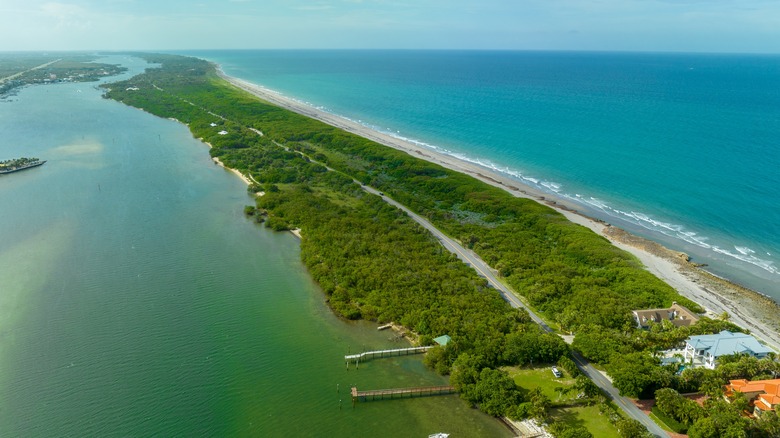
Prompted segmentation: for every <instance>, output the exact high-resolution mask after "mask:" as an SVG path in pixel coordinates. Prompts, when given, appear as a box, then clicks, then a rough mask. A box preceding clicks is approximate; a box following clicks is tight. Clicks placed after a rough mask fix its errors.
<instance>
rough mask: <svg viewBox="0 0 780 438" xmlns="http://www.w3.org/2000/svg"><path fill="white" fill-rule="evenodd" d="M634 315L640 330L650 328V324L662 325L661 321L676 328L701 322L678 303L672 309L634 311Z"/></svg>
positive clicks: (673, 304)
mask: <svg viewBox="0 0 780 438" xmlns="http://www.w3.org/2000/svg"><path fill="white" fill-rule="evenodd" d="M633 314H634V320H635V321H636V326H637V328H640V329H647V328H650V324H652V323H656V324H660V323H661V321H669V322H671V323H672V324H674V325H675V326H676V327H682V326H689V325H693V324H696V321H698V320H699V317H698V316H697V315H696V314H695V313H693V312H691V311H690V310H688V309H687V308H685V307H684V306H681V305H679V304H677V302H676V301H675V302H674V303H672V307H669V308H666V309H645V310H634V311H633Z"/></svg>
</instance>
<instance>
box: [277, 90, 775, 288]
mask: <svg viewBox="0 0 780 438" xmlns="http://www.w3.org/2000/svg"><path fill="white" fill-rule="evenodd" d="M266 90H267V91H273V90H269V89H266ZM276 93H278V94H282V95H283V93H279V92H276ZM285 97H287V98H290V99H292V100H295V101H296V102H298V103H302V104H304V105H307V106H310V107H312V108H315V109H318V110H320V111H324V112H327V113H329V114H333V115H335V116H338V117H341V118H342V119H344V120H347V121H350V122H353V123H359V124H360V125H362V126H364V127H366V128H369V129H372V130H374V131H376V132H380V133H383V134H388V135H390V136H392V137H394V138H397V139H399V140H402V141H406V142H409V143H412V144H414V145H416V146H420V147H423V148H426V149H430V150H432V151H434V152H438V153H442V154H446V155H450V156H452V157H454V158H457V159H459V160H463V161H466V162H469V163H472V164H476V165H479V166H482V167H485V168H487V169H490V170H492V171H495V172H499V173H501V174H504V175H507V176H509V177H511V178H515V179H517V180H519V181H520V182H522V183H523V184H525V185H528V186H531V187H533V188H536V189H538V190H540V191H542V192H547V193H550V194H554V195H556V196H560V197H562V198H564V199H568V200H571V201H573V202H575V203H578V204H580V205H583V206H584V207H586V208H590V209H593V210H596V211H600V212H602V213H603V214H605V215H606V216H608V217H611V218H614V219H618V220H623V221H626V222H628V223H631V224H634V225H637V226H640V227H642V228H644V229H646V230H648V231H651V232H655V233H660V234H663V235H664V236H667V237H670V238H674V239H678V240H681V241H683V242H686V243H688V244H691V245H695V246H697V247H699V248H702V249H706V250H709V251H712V252H714V253H717V254H720V255H723V256H727V257H731V258H733V259H736V260H739V261H741V262H744V263H748V264H750V265H753V266H756V267H758V268H761V269H763V270H765V271H767V272H769V273H771V274H775V275H778V274H780V269H778V268H777V267H776V266H775V264H774V262H773V261H771V260H765V259H762V258H760V257H757V256H756V255H755V254H756V253H755V251H754V250H753V249H751V248H749V247H747V246H744V245H733V246H734V251H730V250H726V249H723V248H721V247H719V246H717V245H714V244H711V243H708V241H709V240H711V239H710V238H708V237H706V236H701V235H699V234H698V233H696V232H694V231H690V230H688V229H686V228H685V227H684V226H683V225H680V224H673V223H669V222H665V221H662V220H658V219H655V218H653V217H652V216H651V215H649V214H647V213H643V212H638V211H624V210H620V209H618V208H615V207H613V206H611V205H610V204H609V203H608V202H607V201H604V200H601V199H598V198H595V197H592V196H589V195H582V194H578V193H574V194H571V193H567V192H565V191H564V190H563V185H562V184H561V183H558V182H554V181H548V180H544V179H541V178H538V177H534V176H529V175H525V174H523V173H522V172H521V171H519V170H517V169H512V168H510V167H508V166H502V165H498V164H496V163H494V162H492V161H491V160H488V159H484V158H475V157H472V156H469V155H467V154H464V153H461V152H455V151H452V150H449V149H447V148H444V147H441V146H438V145H434V144H430V143H427V142H424V141H421V140H419V139H415V138H412V137H408V136H405V135H402V134H401V132H400V131H399V130H393V129H391V128H384V127H381V126H378V125H374V124H371V123H367V122H365V121H363V120H362V119H352V118H350V117H346V116H344V115H341V114H338V113H335V112H333V111H332V110H331V109H330V108H328V107H326V106H323V105H314V104H312V103H311V102H308V101H304V100H300V99H295V98H292V97H290V96H285ZM766 254H767V255H768V256H771V254H770V253H769V252H767V253H766Z"/></svg>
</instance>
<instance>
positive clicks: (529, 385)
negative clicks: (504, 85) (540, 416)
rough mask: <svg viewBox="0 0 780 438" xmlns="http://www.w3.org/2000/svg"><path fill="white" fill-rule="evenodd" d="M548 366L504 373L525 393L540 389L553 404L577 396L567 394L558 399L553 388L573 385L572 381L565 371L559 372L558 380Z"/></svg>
mask: <svg viewBox="0 0 780 438" xmlns="http://www.w3.org/2000/svg"><path fill="white" fill-rule="evenodd" d="M550 368H551V367H550V366H544V367H537V368H517V367H511V368H507V369H506V371H507V372H508V373H509V375H510V376H511V377H512V378H513V379H514V381H515V384H516V385H517V386H519V387H521V388H523V389H525V390H527V391H531V390H532V389H535V388H542V394H544V395H546V396H547V397H549V399H550V400H551V401H553V402H558V401H563V400H571V399H574V397H576V396H577V394H575V393H573V392H572V393H569V394H566V395H564V396H562V397H560V398H559V394H558V393H557V392H555V388H563V387H566V386H571V385H573V384H574V379H572V378H571V376H569V375H568V374H567V373H566V371H564V370H561V369H560V368H559V370H560V371H561V372H562V373H563V377H561V378H560V379H558V378H556V377H555V376H553V373H552V371H550Z"/></svg>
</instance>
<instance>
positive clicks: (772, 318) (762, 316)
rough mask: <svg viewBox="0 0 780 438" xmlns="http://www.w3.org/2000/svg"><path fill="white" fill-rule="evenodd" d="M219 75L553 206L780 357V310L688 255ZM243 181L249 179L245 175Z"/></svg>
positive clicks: (476, 169)
mask: <svg viewBox="0 0 780 438" xmlns="http://www.w3.org/2000/svg"><path fill="white" fill-rule="evenodd" d="M217 71H218V72H219V74H220V76H221V77H222V78H223V79H225V80H227V81H228V82H230V83H231V84H233V85H235V86H236V87H238V88H240V89H242V90H245V91H247V92H249V93H251V94H253V95H255V96H257V97H258V98H260V99H262V100H265V101H268V102H270V103H272V104H274V105H278V106H280V107H283V108H285V109H288V110H291V111H294V112H296V113H299V114H302V115H304V116H307V117H311V118H313V119H317V120H320V121H322V122H324V123H327V124H329V125H332V126H335V127H337V128H341V129H343V130H345V131H348V132H351V133H354V134H357V135H359V136H361V137H364V138H368V139H370V140H373V141H376V142H377V143H380V144H383V145H385V146H389V147H392V148H395V149H398V150H401V151H404V152H406V153H408V154H410V155H412V156H415V157H418V158H422V159H424V160H428V161H430V162H433V163H436V164H439V165H441V166H444V167H447V168H449V169H452V170H455V171H458V172H462V173H466V174H469V175H471V176H474V177H476V178H478V179H480V180H482V181H484V182H486V183H488V184H492V185H494V186H496V187H500V188H503V189H504V190H506V191H508V192H510V193H512V194H513V195H515V196H519V197H524V198H529V199H533V200H535V201H537V202H540V203H544V204H546V205H549V206H551V207H553V208H555V209H557V210H558V211H560V212H561V213H562V214H563V215H564V216H566V218H568V219H569V220H571V221H572V222H575V223H577V224H580V225H582V226H585V227H587V228H590V229H591V230H593V231H594V232H596V233H597V234H599V235H601V236H604V237H606V238H607V239H609V240H610V241H611V242H612V243H613V244H614V245H616V246H618V247H619V248H621V249H623V250H625V251H628V252H629V253H631V254H633V255H634V256H635V257H637V258H638V259H639V260H640V261H641V262H642V263H644V265H645V266H646V267H647V269H648V270H649V271H650V272H652V273H653V274H654V275H656V276H657V277H659V278H660V279H662V280H664V281H665V282H666V283H668V284H669V285H671V286H672V287H674V288H675V289H677V291H678V292H679V293H680V294H681V295H683V296H685V297H687V298H689V299H691V300H693V301H695V302H697V303H699V304H700V305H701V306H702V307H704V308H705V309H706V310H707V314H708V316H710V317H714V318H717V317H719V316H720V315H722V314H723V313H724V312H725V313H727V314H728V316H729V318H730V320H731V321H732V322H734V323H735V324H737V325H739V326H741V327H744V328H746V329H748V330H750V332H751V333H752V334H753V335H754V336H756V337H757V338H760V339H761V340H762V341H763V342H764V343H765V344H767V345H768V346H770V347H771V348H773V349H774V350H776V351H780V318H779V317H778V315H780V306H778V304H777V303H775V302H774V301H772V300H771V299H769V298H767V297H765V296H763V295H761V294H759V293H756V292H754V291H751V290H749V289H745V288H743V287H741V286H738V285H736V284H733V283H730V282H728V281H727V280H724V279H721V278H719V277H716V276H714V275H712V274H710V273H708V272H706V271H704V270H702V269H700V268H698V267H697V266H696V265H695V264H694V263H691V262H690V261H689V260H688V257H687V256H686V255H685V254H682V253H678V252H675V251H672V250H669V249H667V248H665V247H663V246H662V245H660V244H657V243H655V242H652V241H649V240H647V239H643V238H640V237H637V236H634V235H632V234H629V233H627V232H625V231H624V230H621V229H619V228H617V227H614V226H611V225H609V224H606V223H604V222H603V221H600V220H597V219H593V218H590V217H587V216H585V215H583V214H581V213H579V212H577V208H578V207H577V206H576V205H574V204H572V203H570V202H568V201H566V200H563V199H557V198H555V197H554V196H551V195H550V194H548V193H543V192H541V191H539V190H536V189H534V188H532V187H529V186H526V185H523V184H522V183H521V182H519V181H518V180H516V179H513V178H511V177H509V176H507V175H503V174H501V173H498V172H495V171H493V170H492V169H488V168H486V167H482V166H479V165H477V164H474V163H470V162H467V161H464V160H460V159H458V158H456V157H453V156H450V155H446V154H441V153H438V152H436V151H433V150H431V149H428V148H424V147H422V146H419V145H417V144H415V143H413V142H410V141H405V140H403V139H399V138H396V137H393V136H391V135H388V134H384V133H382V132H378V131H375V130H372V129H370V128H367V127H365V126H363V125H361V124H359V123H356V122H353V121H350V120H348V119H345V118H343V117H340V116H337V115H334V114H331V113H328V112H325V111H321V110H318V109H316V108H314V107H311V106H309V105H306V104H304V103H301V102H298V101H296V100H294V99H291V98H288V97H285V96H284V95H281V94H279V93H277V92H275V91H272V90H269V89H267V88H264V87H261V86H258V85H255V84H252V83H249V82H247V81H244V80H241V79H237V78H233V77H230V76H227V75H225V74H224V73H223V72H222V71H221V70H220V69H219V68H218V69H217ZM242 177H244V178H246V177H245V176H243V175H242ZM247 183H248V181H247Z"/></svg>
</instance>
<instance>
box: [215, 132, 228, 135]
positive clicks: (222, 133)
mask: <svg viewBox="0 0 780 438" xmlns="http://www.w3.org/2000/svg"><path fill="white" fill-rule="evenodd" d="M227 133H228V132H227V131H219V132H217V134H219V135H227Z"/></svg>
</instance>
